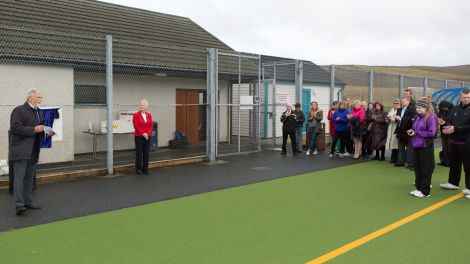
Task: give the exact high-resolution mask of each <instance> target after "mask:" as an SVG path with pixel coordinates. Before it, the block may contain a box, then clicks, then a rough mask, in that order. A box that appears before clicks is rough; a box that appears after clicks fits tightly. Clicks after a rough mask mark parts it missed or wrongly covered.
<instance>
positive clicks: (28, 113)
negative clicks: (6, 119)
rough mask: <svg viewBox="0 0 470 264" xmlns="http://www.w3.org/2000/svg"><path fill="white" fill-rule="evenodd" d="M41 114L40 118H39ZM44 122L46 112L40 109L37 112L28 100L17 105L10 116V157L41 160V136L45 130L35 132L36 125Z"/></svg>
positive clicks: (12, 158)
mask: <svg viewBox="0 0 470 264" xmlns="http://www.w3.org/2000/svg"><path fill="white" fill-rule="evenodd" d="M38 115H39V120H38ZM43 124H44V114H43V112H42V110H40V109H38V111H37V113H36V110H35V109H34V108H32V107H31V106H30V105H29V103H28V102H26V103H24V104H23V105H20V106H17V107H15V109H13V111H12V112H11V116H10V131H9V137H10V138H9V146H8V147H9V151H8V159H9V160H10V161H13V160H32V161H33V162H34V163H37V162H38V160H39V150H40V138H41V136H43V135H44V132H41V133H37V134H36V133H34V127H35V126H37V125H43Z"/></svg>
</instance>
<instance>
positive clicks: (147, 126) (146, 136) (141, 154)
mask: <svg viewBox="0 0 470 264" xmlns="http://www.w3.org/2000/svg"><path fill="white" fill-rule="evenodd" d="M148 106H149V102H148V101H147V100H145V99H143V100H141V101H140V105H139V111H138V112H136V113H134V115H133V117H132V123H133V124H134V130H135V133H134V142H135V173H137V174H139V175H140V174H142V173H144V174H148V173H149V170H148V168H149V147H150V137H151V136H152V129H153V122H152V115H151V114H150V113H149V112H147V107H148Z"/></svg>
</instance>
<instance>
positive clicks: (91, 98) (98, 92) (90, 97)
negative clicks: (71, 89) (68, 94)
mask: <svg viewBox="0 0 470 264" xmlns="http://www.w3.org/2000/svg"><path fill="white" fill-rule="evenodd" d="M75 105H106V86H104V85H81V84H76V85H75Z"/></svg>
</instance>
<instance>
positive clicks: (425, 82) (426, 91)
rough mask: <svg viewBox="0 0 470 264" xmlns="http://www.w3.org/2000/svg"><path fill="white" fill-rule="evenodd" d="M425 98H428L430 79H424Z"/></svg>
mask: <svg viewBox="0 0 470 264" xmlns="http://www.w3.org/2000/svg"><path fill="white" fill-rule="evenodd" d="M423 96H428V77H424V79H423Z"/></svg>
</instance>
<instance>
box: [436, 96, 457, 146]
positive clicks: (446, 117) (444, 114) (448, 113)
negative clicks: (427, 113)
mask: <svg viewBox="0 0 470 264" xmlns="http://www.w3.org/2000/svg"><path fill="white" fill-rule="evenodd" d="M453 107H454V104H452V103H451V102H448V101H442V102H440V103H439V113H438V114H437V117H438V118H441V119H442V120H444V121H445V124H444V125H440V131H441V137H442V138H449V137H450V135H447V134H444V133H442V130H443V129H444V127H445V126H449V125H450V123H449V121H450V117H451V112H452V108H453ZM443 108H447V109H449V110H448V111H444V110H443Z"/></svg>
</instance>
